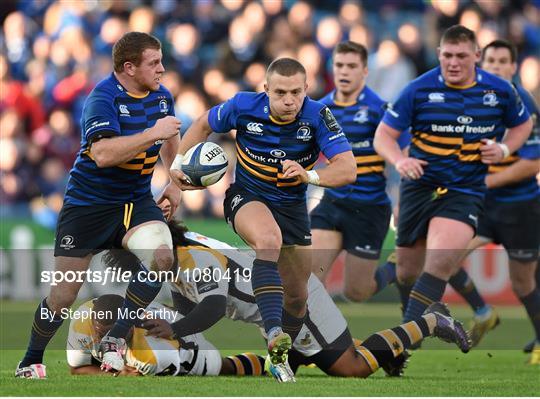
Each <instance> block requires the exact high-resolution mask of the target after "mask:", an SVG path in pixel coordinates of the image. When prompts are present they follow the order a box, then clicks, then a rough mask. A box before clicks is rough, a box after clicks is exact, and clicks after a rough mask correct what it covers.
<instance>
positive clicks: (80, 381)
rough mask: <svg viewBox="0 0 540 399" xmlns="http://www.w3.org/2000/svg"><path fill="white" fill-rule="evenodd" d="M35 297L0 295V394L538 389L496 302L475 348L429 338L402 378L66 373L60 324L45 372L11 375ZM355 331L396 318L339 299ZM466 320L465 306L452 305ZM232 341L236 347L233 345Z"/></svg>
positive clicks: (215, 332)
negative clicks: (495, 323)
mask: <svg viewBox="0 0 540 399" xmlns="http://www.w3.org/2000/svg"><path fill="white" fill-rule="evenodd" d="M35 305H36V304H34V303H32V304H30V303H13V302H5V301H4V302H2V303H1V306H0V316H1V319H0V321H1V323H0V333H1V334H0V348H1V352H0V396H23V395H24V396H46V395H48V396H494V395H495V396H535V395H538V392H539V391H540V367H539V366H529V365H527V364H525V362H526V359H527V357H526V355H524V354H523V353H521V351H520V349H521V346H522V345H523V344H524V343H526V342H527V341H528V340H529V339H530V338H531V337H532V328H531V327H530V326H529V324H528V322H527V319H526V317H525V313H524V312H523V310H522V309H521V308H501V309H499V313H500V314H501V318H502V324H501V325H500V326H499V327H498V328H497V329H496V330H495V331H493V332H491V333H490V334H488V336H487V337H486V338H485V340H484V341H483V342H482V344H481V345H480V347H478V348H476V349H474V350H473V351H472V352H471V353H469V354H467V355H464V354H462V353H461V352H459V351H458V350H457V349H455V348H454V347H452V346H450V345H448V344H445V343H441V342H438V341H436V340H433V339H429V340H427V341H426V342H425V343H424V345H423V347H422V349H421V350H419V351H416V352H414V354H413V356H412V358H411V361H410V363H409V367H408V368H407V370H406V375H405V377H403V378H399V379H395V378H392V379H390V378H387V377H385V376H384V372H382V371H378V372H377V373H376V374H374V375H373V376H371V377H370V378H368V379H367V380H360V379H353V378H349V379H344V378H335V377H327V376H325V375H324V374H323V373H321V372H320V371H319V370H316V369H311V368H301V369H300V371H299V374H298V382H297V383H296V384H277V383H276V382H275V381H273V380H272V379H270V378H262V377H261V378H250V377H244V378H233V377H141V378H137V377H132V378H113V377H111V376H99V377H84V376H71V375H69V372H68V369H67V365H66V361H65V353H64V351H63V350H62V349H61V348H63V346H64V343H65V336H66V332H67V323H66V324H65V325H64V326H63V327H62V329H61V331H60V332H59V333H58V335H57V336H56V337H55V338H54V340H53V342H51V345H50V348H49V350H48V351H47V353H46V356H45V363H46V364H47V366H48V370H47V371H48V375H49V378H48V379H47V380H44V381H24V380H16V379H15V378H13V371H14V368H15V365H16V363H17V361H18V360H20V358H21V356H22V354H23V352H24V348H25V346H26V340H27V336H28V331H29V330H28V329H29V327H30V324H31V319H32V313H33V309H34V307H35ZM340 308H341V309H342V311H343V314H344V315H345V317H346V318H347V320H348V321H349V325H350V329H351V331H352V333H353V335H354V336H355V337H358V338H365V337H367V336H369V335H370V334H371V333H372V332H375V331H377V330H380V329H383V328H388V327H392V326H394V325H396V324H399V310H398V307H397V305H392V304H385V305H380V304H368V305H353V304H346V305H341V306H340ZM452 310H453V311H454V313H455V314H456V316H457V317H460V318H462V319H463V320H466V319H467V318H468V317H470V312H469V311H468V309H466V308H461V307H453V308H452ZM258 334H259V333H258V331H257V329H256V328H254V327H253V326H249V325H246V324H243V323H238V322H231V321H223V322H221V323H219V324H218V325H217V326H214V327H213V328H212V329H211V330H210V331H209V332H207V333H206V334H205V335H206V337H207V338H208V339H209V340H210V341H211V342H213V343H214V344H215V345H216V346H217V347H218V348H220V349H221V350H222V352H223V354H225V355H227V354H233V353H238V352H240V351H244V350H250V351H256V350H260V349H261V347H262V341H261V339H260V336H259V335H258ZM235 348H238V349H235Z"/></svg>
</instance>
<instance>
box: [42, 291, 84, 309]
mask: <svg viewBox="0 0 540 399" xmlns="http://www.w3.org/2000/svg"><path fill="white" fill-rule="evenodd" d="M78 293H79V287H78V286H77V287H75V286H74V287H65V285H64V286H62V289H59V288H58V286H53V287H51V292H50V293H49V296H48V297H47V306H48V307H49V309H51V310H52V311H54V312H56V313H57V314H59V313H60V312H62V309H65V308H69V307H71V305H73V303H74V302H75V300H76V299H77V294H78Z"/></svg>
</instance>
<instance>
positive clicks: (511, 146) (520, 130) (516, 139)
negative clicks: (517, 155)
mask: <svg viewBox="0 0 540 399" xmlns="http://www.w3.org/2000/svg"><path fill="white" fill-rule="evenodd" d="M532 128H533V123H532V119H531V118H529V119H528V120H527V121H525V122H523V123H522V124H521V125H518V126H515V127H513V128H510V129H508V131H507V132H506V135H505V136H504V140H503V141H502V142H503V144H506V146H507V147H508V150H509V152H510V154H513V153H514V152H515V151H517V150H519V149H520V148H521V146H522V145H523V144H524V143H525V141H527V139H528V138H529V136H530V134H531V131H532Z"/></svg>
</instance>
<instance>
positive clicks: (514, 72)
mask: <svg viewBox="0 0 540 399" xmlns="http://www.w3.org/2000/svg"><path fill="white" fill-rule="evenodd" d="M516 72H517V62H512V76H514V75H515V74H516Z"/></svg>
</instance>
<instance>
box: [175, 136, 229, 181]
mask: <svg viewBox="0 0 540 399" xmlns="http://www.w3.org/2000/svg"><path fill="white" fill-rule="evenodd" d="M228 165H229V162H228V161H227V154H225V150H223V148H221V147H220V146H219V145H217V144H216V143H211V142H208V141H207V142H204V143H199V144H197V145H195V146H193V147H191V148H190V149H189V150H188V152H186V154H185V155H184V160H183V161H182V172H183V173H184V174H185V175H186V177H187V178H188V179H189V182H190V183H191V184H193V185H194V186H203V187H207V186H210V185H212V184H214V183H216V182H217V181H218V180H219V179H221V178H222V177H223V175H224V174H225V172H226V171H227V166H228Z"/></svg>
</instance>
